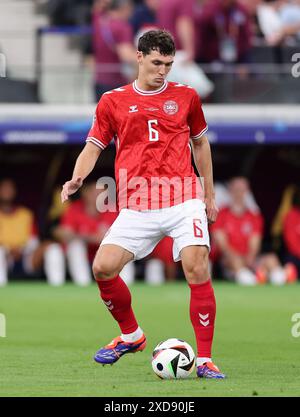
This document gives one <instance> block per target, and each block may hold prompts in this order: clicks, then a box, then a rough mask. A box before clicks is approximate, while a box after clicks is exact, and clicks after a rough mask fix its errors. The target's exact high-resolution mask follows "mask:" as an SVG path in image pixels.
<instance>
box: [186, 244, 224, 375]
mask: <svg viewBox="0 0 300 417" xmlns="http://www.w3.org/2000/svg"><path fill="white" fill-rule="evenodd" d="M181 260H182V267H183V271H184V274H185V277H186V280H187V282H188V284H189V287H190V290H191V298H190V319H191V322H192V325H193V328H194V332H195V337H196V342H197V374H198V376H200V377H212V378H224V375H223V374H222V373H221V372H220V371H219V370H218V368H217V367H216V366H215V365H214V364H213V362H212V359H211V349H212V343H213V336H214V328H215V317H216V300H215V295H214V289H213V287H212V284H211V279H210V276H209V261H208V248H207V246H187V247H184V248H183V249H182V250H181Z"/></svg>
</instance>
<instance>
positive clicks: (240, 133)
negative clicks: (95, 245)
mask: <svg viewBox="0 0 300 417" xmlns="http://www.w3.org/2000/svg"><path fill="white" fill-rule="evenodd" d="M182 4H184V6H182ZM166 18H169V21H168V19H166ZM111 20H118V21H121V25H120V27H119V31H118V30H117V29H116V28H114V31H116V32H112V29H111V26H109V23H108V22H111ZM170 20H171V23H172V22H173V25H172V24H170ZM174 22H176V25H174ZM101 25H102V26H101ZM150 27H164V28H167V29H169V30H171V31H173V34H174V36H175V37H176V42H177V46H178V47H179V49H180V52H181V56H184V54H185V56H186V57H188V58H187V59H186V61H185V62H183V63H182V62H178V65H177V64H176V68H174V69H173V70H172V71H173V72H171V75H170V77H169V78H170V79H171V80H172V77H174V78H175V77H176V80H177V81H180V80H181V81H182V82H187V83H191V84H192V85H193V86H194V87H195V88H196V89H197V91H199V93H200V95H201V97H202V101H203V108H204V112H205V115H206V118H207V122H208V125H209V131H208V137H209V140H210V143H211V146H212V153H213V162H214V178H215V182H216V185H218V186H219V187H218V189H219V190H220V189H221V190H222V189H223V190H224V188H222V187H223V186H226V185H227V181H228V180H230V179H231V178H233V177H236V176H243V177H246V178H247V179H248V181H249V184H250V187H251V191H252V197H254V201H255V203H256V205H255V207H257V206H258V207H259V208H260V213H261V215H262V217H263V220H264V229H263V235H262V248H261V252H264V253H266V252H272V253H274V254H276V255H277V256H278V257H279V259H280V262H281V263H284V262H286V260H287V255H288V251H287V246H286V242H285V241H284V238H283V237H284V236H283V220H284V216H285V214H286V213H287V211H288V210H289V209H290V207H291V204H292V197H293V194H294V192H295V190H297V187H299V186H300V146H299V145H300V103H299V102H300V35H299V34H300V1H299V0H278V1H274V0H273V1H263V0H185V1H184V2H182V1H181V0H180V1H179V0H160V1H158V0H144V2H143V1H141V0H140V1H134V2H132V3H131V4H130V3H129V1H127V0H97V1H92V0H0V183H1V186H2V188H1V195H0V200H1V201H0V203H1V210H2V211H1V210H0V222H1V221H2V223H1V228H0V239H2V241H1V240H0V267H1V265H2V273H3V270H4V269H3V265H4V256H3V253H4V252H3V251H1V249H2V247H3V246H5V242H4V237H5V238H6V239H8V241H9V243H10V244H11V247H10V248H9V249H11V252H10V255H11V259H15V261H17V262H15V265H14V268H13V269H10V271H9V275H8V281H9V283H8V285H7V286H6V287H5V288H1V289H0V319H1V318H2V325H3V323H4V322H3V317H4V315H5V317H6V318H7V336H8V337H6V339H2V338H1V344H0V348H1V376H2V377H1V380H0V386H1V389H0V395H8V396H11V395H25V396H32V395H53V396H56V395H78V396H80V395H110V396H111V395H114V393H115V394H116V395H119V396H122V395H132V396H141V395H154V396H159V395H174V396H181V395H186V396H191V395H194V396H198V395H200V396H201V395H220V396H227V395H230V396H234V395H242V396H249V395H250V396H251V395H255V396H256V395H299V385H297V378H298V375H299V369H298V365H297V358H298V356H297V355H298V353H299V340H300V339H299V338H298V339H296V336H297V335H296V336H294V337H292V336H291V332H290V328H291V317H292V315H293V314H294V313H295V312H296V311H297V309H298V308H299V297H298V294H297V290H298V286H299V285H296V286H295V287H294V286H289V285H286V286H284V287H280V288H276V287H272V288H271V287H270V286H257V287H255V288H243V287H241V286H237V285H235V284H233V283H230V284H229V283H227V282H226V283H225V282H224V283H223V282H220V283H219V282H216V283H215V284H216V285H215V289H216V294H217V298H218V325H217V329H216V330H217V334H216V342H215V351H214V352H215V357H216V360H217V361H219V362H218V363H220V366H222V369H224V371H225V373H227V374H229V377H230V378H229V379H228V381H226V383H225V384H224V385H219V384H218V385H212V384H209V383H206V382H204V383H203V385H201V390H202V391H199V388H198V385H197V384H194V381H190V382H188V383H187V384H185V382H182V381H181V382H182V383H180V384H162V383H161V381H158V382H157V381H156V382H154V380H153V378H154V377H153V375H152V373H151V370H150V364H149V358H150V353H151V347H153V346H155V345H156V344H157V343H158V342H159V341H160V340H163V339H166V338H168V337H174V336H175V337H182V338H183V339H185V340H187V341H188V342H189V343H191V344H192V345H193V343H194V342H193V338H192V336H191V328H190V324H189V321H188V315H187V308H188V304H187V302H186V300H187V297H188V294H187V291H188V289H187V287H186V286H185V285H184V284H183V274H182V271H181V269H180V265H177V269H176V270H174V265H172V263H170V259H169V251H170V246H168V245H166V247H160V248H159V250H158V251H157V252H156V255H154V258H155V256H156V257H158V258H160V260H161V261H163V262H164V263H165V266H167V267H168V268H166V272H165V273H166V277H167V278H169V279H172V278H173V279H174V278H175V279H177V281H181V282H176V283H173V284H169V286H167V285H165V286H163V287H154V286H150V285H145V284H144V282H143V281H144V280H145V275H146V266H147V262H149V259H148V260H146V261H140V262H138V263H137V265H136V271H135V274H136V279H137V281H140V282H138V283H136V285H134V286H133V288H132V292H133V296H134V297H133V298H134V300H135V301H134V303H135V304H134V305H135V307H136V309H137V310H136V311H137V314H138V315H139V316H141V317H142V318H143V326H145V328H146V330H147V332H149V339H148V341H149V352H148V356H147V355H144V356H143V355H141V356H139V357H138V358H134V359H132V358H125V359H124V361H123V362H122V363H120V366H119V365H118V367H112V368H110V369H105V370H104V372H100V371H103V369H102V367H101V369H100V368H95V366H96V365H95V364H94V363H93V361H92V360H91V358H92V354H93V351H94V350H96V349H97V348H98V347H99V345H102V344H104V343H107V341H108V340H109V339H110V338H113V337H115V336H116V331H117V329H116V327H114V326H112V322H111V317H109V315H108V314H107V312H106V309H105V307H104V306H103V305H102V304H101V303H98V302H97V301H98V298H97V291H96V289H95V288H94V287H91V286H89V287H88V288H79V287H77V286H75V285H72V284H70V285H67V286H65V287H61V288H59V289H56V288H49V287H48V286H46V284H45V282H46V275H47V274H46V273H47V268H48V270H49V265H48V263H47V262H46V265H42V264H41V263H39V262H38V261H39V259H40V260H41V257H42V256H43V255H44V250H45V248H47V247H48V245H49V241H50V242H51V243H57V242H61V240H60V235H59V234H57V233H54V230H56V229H55V228H56V227H57V226H59V225H60V224H61V222H62V220H61V219H62V218H64V217H63V215H64V214H63V207H62V205H61V204H60V202H59V190H60V187H61V185H62V184H63V183H64V182H65V181H66V180H67V179H69V178H70V176H71V174H72V169H73V166H74V163H75V160H76V158H77V156H78V154H79V152H80V150H81V149H82V147H83V146H84V142H85V138H86V134H87V132H88V130H89V127H90V125H91V123H92V119H93V114H94V110H95V106H96V101H97V98H99V97H100V92H101V91H104V90H105V89H107V88H108V87H110V88H115V87H118V85H121V84H122V83H123V82H124V80H127V81H128V82H129V81H131V80H133V79H134V76H135V68H134V66H133V65H132V61H133V58H132V57H133V53H134V50H135V46H134V43H135V41H136V40H135V38H136V37H137V36H138V34H139V33H141V31H143V30H147V29H149V28H150ZM103 28H104V29H105V28H106V29H105V30H103ZM107 28H108V29H107ZM174 28H175V29H174ZM174 30H175V32H174ZM112 33H113V34H114V35H115V37H111V35H112ZM99 39H101V40H99ZM101 42H102V43H101ZM104 51H105V52H104ZM110 59H111V61H110ZM181 65H183V67H182V66H181ZM184 65H187V66H188V68H189V69H188V70H187V66H185V67H184ZM182 68H184V70H182ZM186 74H189V76H188V79H186V78H185V79H184V78H182V77H184V76H185V75H186ZM95 93H96V94H95ZM114 155H115V150H114V146H111V147H109V148H108V149H106V151H105V152H104V153H103V154H102V155H101V157H100V160H99V161H98V164H97V167H96V169H95V170H94V172H93V173H92V174H91V179H92V180H96V179H98V178H100V177H101V176H113V175H114V173H113V161H114ZM7 178H8V179H9V180H13V182H14V183H15V185H16V187H17V194H16V201H15V203H16V204H17V206H22V207H26V208H27V209H29V211H25V212H24V211H23V212H22V216H23V217H22V216H21V217H20V218H19V219H17V221H16V223H8V217H7V213H6V212H5V210H6V209H7V208H8V205H7V204H6V203H5V201H4V200H3V195H5V193H6V196H7V195H10V196H13V195H14V190H13V186H12V183H11V182H9V181H8V182H7V181H6V183H5V181H4V183H5V184H6V188H5V187H3V181H2V180H5V179H7ZM218 197H220V201H221V200H222V195H218ZM77 199H78V196H75V197H74V200H77ZM252 201H253V200H252ZM75 202H76V201H75ZM299 204H300V203H299V201H298V206H299ZM11 207H15V206H11ZM11 207H10V208H11ZM10 208H9V210H10ZM298 210H299V209H298ZM9 213H13V211H12V210H11V211H9ZM26 213H27V214H26ZM1 216H2V217H1ZM5 216H6V217H5ZM26 216H27V217H26ZM28 216H29V217H28ZM70 218H71V220H72V216H70V215H69V216H68V219H66V218H64V220H63V222H64V224H65V225H66V224H68V222H70ZM24 219H25V223H26V222H27V223H26V224H25V226H24V223H22V221H24ZM26 219H27V220H26ZM33 219H34V220H33ZM18 221H20V222H21V223H18ZM30 222H32V223H33V224H34V231H33V232H31V231H29V230H27V229H28V227H29V226H28V225H29V223H30ZM13 224H14V227H13V226H12V225H13ZM21 225H23V226H24V227H25V228H23V226H21ZM26 227H27V229H26ZM289 227H290V230H292V231H295V233H296V235H297V234H298V242H299V236H300V225H299V221H298V223H297V222H296V220H295V222H294V223H293V221H292V223H291V224H290V226H289ZM25 229H26V230H25ZM4 230H5V231H6V232H5V233H4ZM32 235H34V239H35V246H34V248H35V250H37V251H36V256H37V259H36V262H37V265H38V268H37V269H35V271H34V273H32V271H31V273H28V271H24V268H21V269H20V268H19V265H18V261H19V260H20V259H21V257H22V256H21V255H22V254H21V252H22V250H23V248H24V247H25V246H26V244H27V243H28V242H27V240H31V239H32ZM92 238H93V236H91V241H92ZM296 238H297V236H296ZM85 239H86V240H88V239H87V235H86V231H85ZM37 242H39V243H37ZM65 244H66V243H65V242H63V244H62V245H61V246H62V247H64V248H65ZM14 245H17V247H14ZM18 245H19V246H18ZM297 245H298V246H297ZM8 246H9V245H8ZM299 247H300V244H297V243H296V252H297V250H298V258H297V256H294V261H295V264H296V265H297V262H299V263H300V261H299V259H300V254H299ZM55 248H56V249H57V247H55ZM297 248H298V249H297ZM164 251H167V252H168V253H165V252H164ZM296 252H295V254H294V255H297V253H296ZM52 253H54V252H52ZM63 253H64V254H66V251H65V252H63ZM6 254H7V248H6V249H5V256H6ZM71 258H72V257H71ZM58 259H59V258H58ZM74 259H76V256H75V257H74V256H73V260H74ZM89 259H91V258H89ZM48 260H49V259H48ZM212 260H214V259H212ZM5 262H6V265H7V260H5ZM299 263H298V266H299ZM50 264H51V262H50ZM52 265H53V264H52ZM10 266H12V264H10ZM58 266H59V265H58V263H57V264H56V267H55V268H53V267H52V266H51V265H50V269H51V270H52V272H54V274H53V273H52V279H53V280H54V281H53V282H52V283H53V284H55V283H56V284H59V283H62V282H63V277H60V278H59V279H58V278H57V276H56V275H58ZM152 266H153V265H152ZM213 266H214V267H215V266H216V271H215V273H214V275H213V278H214V280H220V279H222V278H224V276H222V273H221V271H220V269H218V265H213ZM155 268H156V269H155ZM0 269H1V268H0ZM75 269H76V268H75ZM153 271H154V272H153ZM48 272H49V271H48ZM71 272H72V271H70V270H69V271H68V280H70V273H71ZM127 272H128V271H127ZM151 273H152V277H153V276H154V281H152V283H161V282H162V281H161V280H155V276H156V275H155V274H159V273H161V269H159V268H158V269H157V265H154V269H152V272H150V277H151ZM153 274H154V275H153ZM53 275H54V276H53ZM71 275H72V273H71ZM0 278H1V279H0V284H1V285H4V284H5V283H6V281H5V279H4V278H3V276H2V277H1V276H0ZM19 279H22V280H25V282H23V283H20V282H19ZM36 281H39V282H38V283H37V282H36ZM32 282H33V283H32ZM149 282H151V278H150V280H149ZM278 283H283V281H280V282H278ZM81 284H84V283H81ZM295 290H296V291H295ZM184 295H186V298H184ZM162 300H163V302H162ZM174 305H175V306H176V311H175V309H174ZM101 309H102V310H101ZM162 317H163V318H164V320H162ZM174 317H175V320H174ZM179 317H180V319H179ZM185 320H186V321H185ZM45 323H46V324H45ZM0 325H1V322H0ZM295 326H296V324H295ZM170 329H171V330H170ZM4 331H5V329H4V328H2V329H0V336H3V335H4ZM170 331H172V333H170ZM173 332H174V333H173ZM233 342H234V343H233ZM45 358H46V360H45ZM135 361H136V362H135ZM128 364H130V367H128ZM93 365H94V366H93ZM129 369H130V372H129ZM125 380H126V384H123V382H124V381H125ZM137 380H138V381H139V383H138V386H137V383H136V381H137ZM125 385H126V387H125ZM203 390H204V391H203Z"/></svg>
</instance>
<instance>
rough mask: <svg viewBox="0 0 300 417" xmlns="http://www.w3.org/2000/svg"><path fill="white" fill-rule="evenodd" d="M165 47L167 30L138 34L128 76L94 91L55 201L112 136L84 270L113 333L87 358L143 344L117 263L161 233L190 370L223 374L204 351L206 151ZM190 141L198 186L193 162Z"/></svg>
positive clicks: (208, 289) (209, 194)
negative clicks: (175, 271)
mask: <svg viewBox="0 0 300 417" xmlns="http://www.w3.org/2000/svg"><path fill="white" fill-rule="evenodd" d="M174 55H175V45H174V40H173V38H172V36H171V35H170V34H169V33H168V32H166V31H162V30H155V31H149V32H146V33H145V34H144V35H143V36H142V37H141V38H140V39H139V44H138V51H137V62H138V68H139V71H138V77H137V80H136V81H134V82H133V83H132V84H129V85H126V86H123V87H121V88H117V89H115V90H112V91H109V92H106V93H105V94H104V95H103V96H102V97H101V100H100V101H99V103H98V106H97V109H96V114H95V118H94V123H93V126H92V128H91V130H90V132H89V134H88V137H87V140H86V141H87V143H86V145H85V147H84V149H83V150H82V152H81V154H80V155H79V157H78V159H77V161H76V164H75V168H74V172H73V176H72V179H71V180H70V181H67V182H66V183H65V184H64V186H63V189H62V194H61V196H62V202H64V201H66V200H67V199H68V197H69V195H71V194H73V193H75V192H76V191H77V190H78V189H79V188H80V186H81V185H82V183H83V180H84V179H85V178H86V177H87V176H88V175H89V173H90V172H91V171H92V170H93V168H94V166H95V163H96V161H97V159H98V157H99V155H100V153H101V152H102V150H104V149H105V148H106V146H107V145H108V144H109V143H110V141H111V140H112V139H114V141H115V144H116V150H117V153H116V161H115V174H116V180H117V191H118V205H119V210H120V214H119V216H118V218H117V219H116V221H115V222H114V224H113V225H112V227H111V228H110V230H109V233H108V234H107V235H106V237H104V239H103V241H102V242H101V245H100V248H99V250H98V252H97V254H96V256H95V259H94V263H93V273H94V276H95V280H96V282H97V284H98V287H99V290H100V295H101V298H102V300H103V301H104V303H105V305H106V306H107V308H108V310H109V311H110V313H111V314H112V316H113V317H114V319H115V320H116V321H117V322H118V324H119V327H120V330H121V336H119V337H117V338H115V339H114V340H113V341H112V342H111V343H110V344H108V345H106V346H105V347H104V348H102V349H100V350H99V351H98V352H97V353H96V355H95V360H96V361H97V362H99V363H101V364H108V363H109V364H112V363H114V362H116V361H117V360H118V359H119V358H120V357H121V356H122V355H124V354H125V353H129V352H136V351H140V350H143V349H144V348H145V346H146V337H145V335H144V333H143V330H142V329H141V328H140V327H139V325H138V322H137V320H136V318H135V315H134V312H133V310H132V306H131V294H130V292H129V289H128V287H127V286H126V284H125V283H124V281H123V280H122V279H121V278H120V277H119V272H120V271H121V270H122V268H123V266H124V265H125V264H127V263H128V262H129V261H131V260H132V259H141V258H143V257H145V256H147V255H148V254H149V253H151V252H152V250H153V248H154V247H155V246H156V244H157V243H158V242H159V241H160V240H161V239H162V238H163V237H164V236H170V237H172V238H173V240H174V245H173V257H174V260H175V261H178V260H180V259H181V261H182V267H183V271H184V274H185V277H186V280H187V282H188V285H189V287H190V290H191V297H190V319H191V323H192V326H193V328H194V332H195V337H196V342H197V375H198V376H199V377H205V378H218V379H222V378H224V377H225V375H224V374H222V373H221V372H220V371H219V369H218V368H217V367H216V366H215V365H214V363H213V362H212V358H211V348H212V342H213V334H214V324H215V316H216V302H215V296H214V290H213V287H212V284H211V278H210V276H209V268H208V253H209V235H208V227H207V223H208V221H209V222H214V221H215V220H216V218H217V213H218V209H217V207H216V204H215V199H214V189H213V171H212V160H211V151H210V145H209V142H208V140H207V138H206V136H205V132H206V131H207V124H206V121H205V118H204V115H203V112H202V108H201V101H200V99H199V97H198V95H197V93H196V92H195V90H194V89H193V88H191V87H189V86H185V85H182V84H177V83H172V82H168V81H167V80H166V76H167V74H168V73H169V71H170V69H171V67H172V63H173V60H174ZM191 148H192V150H193V155H194V160H195V164H196V167H197V169H198V171H199V173H200V175H201V176H202V178H203V188H202V186H201V184H200V181H199V179H198V178H197V177H196V174H195V172H194V170H193V167H192V161H191Z"/></svg>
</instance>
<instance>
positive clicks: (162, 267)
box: [145, 236, 177, 285]
mask: <svg viewBox="0 0 300 417" xmlns="http://www.w3.org/2000/svg"><path fill="white" fill-rule="evenodd" d="M176 271H177V267H176V263H175V262H174V260H173V239H172V238H170V237H168V236H166V237H164V238H163V239H162V240H161V241H160V242H159V243H158V244H157V246H156V247H155V249H154V250H153V252H152V253H151V254H150V256H149V257H148V259H147V260H146V264H145V282H146V283H148V284H151V285H159V284H162V283H164V282H165V281H167V282H171V281H175V280H176Z"/></svg>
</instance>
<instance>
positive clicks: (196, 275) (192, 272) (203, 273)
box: [186, 253, 209, 284]
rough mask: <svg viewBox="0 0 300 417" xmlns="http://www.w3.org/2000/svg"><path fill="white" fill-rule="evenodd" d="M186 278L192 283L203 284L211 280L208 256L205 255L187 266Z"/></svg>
mask: <svg viewBox="0 0 300 417" xmlns="http://www.w3.org/2000/svg"><path fill="white" fill-rule="evenodd" d="M186 278H187V280H188V281H189V282H190V283H195V284H197V283H202V282H205V281H207V280H208V279H209V263H208V254H206V253H203V254H201V255H199V257H198V258H197V259H196V260H194V261H193V262H191V263H190V264H189V265H187V266H186Z"/></svg>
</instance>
